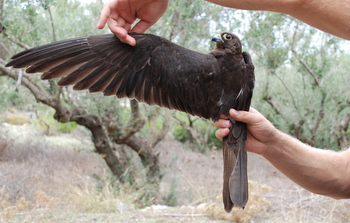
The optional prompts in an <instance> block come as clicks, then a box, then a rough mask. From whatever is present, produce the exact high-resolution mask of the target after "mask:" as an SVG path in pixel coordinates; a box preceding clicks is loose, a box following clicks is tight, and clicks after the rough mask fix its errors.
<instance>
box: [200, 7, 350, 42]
mask: <svg viewBox="0 0 350 223" xmlns="http://www.w3.org/2000/svg"><path fill="white" fill-rule="evenodd" d="M206 1H208V2H212V3H215V4H218V5H222V6H226V7H230V8H236V9H245V10H261V11H273V12H279V13H284V14H289V15H291V16H293V17H295V18H297V19H299V20H301V21H303V22H305V23H307V24H309V25H311V26H313V27H315V28H318V29H320V30H323V31H325V32H328V33H330V34H332V35H335V36H338V37H341V38H344V39H347V40H350V0H342V1H332V0H235V1H233V0H206Z"/></svg>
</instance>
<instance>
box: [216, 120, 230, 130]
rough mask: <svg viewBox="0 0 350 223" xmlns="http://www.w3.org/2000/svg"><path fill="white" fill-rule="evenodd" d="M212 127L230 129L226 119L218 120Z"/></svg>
mask: <svg viewBox="0 0 350 223" xmlns="http://www.w3.org/2000/svg"><path fill="white" fill-rule="evenodd" d="M214 126H215V127H216V128H230V127H231V124H230V121H229V120H228V119H219V120H218V121H216V122H214Z"/></svg>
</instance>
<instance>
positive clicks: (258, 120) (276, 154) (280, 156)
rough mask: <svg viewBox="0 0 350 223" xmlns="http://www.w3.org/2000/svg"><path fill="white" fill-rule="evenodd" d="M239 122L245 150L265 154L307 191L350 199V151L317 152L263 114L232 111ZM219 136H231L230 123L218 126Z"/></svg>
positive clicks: (224, 122) (216, 124)
mask: <svg viewBox="0 0 350 223" xmlns="http://www.w3.org/2000/svg"><path fill="white" fill-rule="evenodd" d="M230 115H231V116H232V117H233V118H234V119H235V120H237V121H242V122H245V123H247V130H248V137H247V141H246V148H247V150H248V151H250V152H254V153H257V154H260V155H262V156H263V157H264V158H266V159H267V160H268V161H269V162H270V163H271V164H272V165H274V166H275V167H276V168H277V169H279V170H280V171H281V172H282V173H283V174H285V175H286V176H287V177H289V178H290V179H291V180H293V181H294V182H296V183H297V184H299V185H300V186H302V187H304V188H305V189H307V190H309V191H311V192H313V193H317V194H322V195H326V196H330V197H333V198H350V150H347V151H344V152H334V151H329V150H322V149H316V148H313V147H311V146H309V145H306V144H304V143H302V142H300V141H299V140H297V139H295V138H293V137H291V136H289V135H287V134H285V133H283V132H281V131H279V130H277V129H276V128H275V127H274V126H273V125H272V124H271V123H270V122H269V121H268V120H267V119H266V118H265V117H264V116H263V115H262V114H260V113H259V112H258V111H256V110H255V109H253V108H251V109H250V111H249V112H245V111H234V110H231V111H230ZM215 126H216V127H219V128H220V129H218V130H217V132H216V136H217V137H218V138H223V137H224V136H225V135H227V134H228V127H229V122H228V121H227V120H226V119H224V118H223V119H220V120H219V121H218V122H216V123H215Z"/></svg>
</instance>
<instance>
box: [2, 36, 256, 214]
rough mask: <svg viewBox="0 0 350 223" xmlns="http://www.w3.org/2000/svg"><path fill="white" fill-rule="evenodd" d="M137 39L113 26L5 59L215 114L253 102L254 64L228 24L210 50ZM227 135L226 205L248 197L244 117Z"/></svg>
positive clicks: (80, 85) (49, 74)
mask: <svg viewBox="0 0 350 223" xmlns="http://www.w3.org/2000/svg"><path fill="white" fill-rule="evenodd" d="M130 35H131V36H132V37H134V38H135V39H136V46H134V47H133V46H130V45H127V44H124V43H122V42H120V40H119V39H118V38H117V37H116V36H115V35H114V34H105V35H95V36H88V37H79V38H74V39H68V40H62V41H59V42H54V43H50V44H46V45H43V46H39V47H35V48H32V49H29V50H26V51H23V52H21V53H18V54H16V55H14V56H13V57H12V58H11V59H12V60H11V61H10V62H9V63H8V64H7V65H6V66H8V67H11V66H12V67H14V68H27V69H26V72H27V73H37V72H43V74H42V76H41V77H42V79H44V80H47V79H52V78H61V79H60V81H59V82H58V84H59V85H60V86H66V85H73V88H74V89H75V90H84V89H87V90H89V91H90V92H103V94H104V95H106V96H108V95H116V96H117V97H118V98H124V97H127V98H135V99H136V100H138V101H140V102H145V103H147V104H149V105H159V106H161V107H166V108H169V109H175V110H179V111H183V112H186V113H188V114H191V115H195V116H199V117H202V118H205V119H211V120H213V121H217V120H218V119H219V118H220V116H222V115H224V116H229V109H230V108H234V109H237V110H246V111H248V110H249V107H250V102H251V98H252V94H253V88H254V65H253V63H252V60H251V57H250V55H249V54H248V53H247V52H242V45H241V41H240V40H239V38H238V37H237V36H236V35H234V34H232V33H229V32H224V33H221V34H218V35H216V36H214V37H213V38H212V41H215V42H216V48H215V49H214V50H212V51H211V52H210V53H208V54H203V53H199V52H195V51H192V50H189V49H186V48H184V47H181V46H178V45H176V44H174V43H172V42H170V41H168V40H166V39H165V38H162V37H159V36H155V35H151V34H138V33H131V34H130ZM230 122H231V124H232V127H231V128H230V133H229V135H228V136H227V137H225V138H224V139H223V156H224V185H223V201H224V206H225V210H226V211H227V212H230V211H231V209H232V207H234V206H236V207H242V208H244V206H245V205H246V203H247V200H248V179H247V152H246V149H245V147H244V143H245V140H246V137H247V132H246V125H245V124H244V123H241V122H236V121H235V120H234V119H232V118H230Z"/></svg>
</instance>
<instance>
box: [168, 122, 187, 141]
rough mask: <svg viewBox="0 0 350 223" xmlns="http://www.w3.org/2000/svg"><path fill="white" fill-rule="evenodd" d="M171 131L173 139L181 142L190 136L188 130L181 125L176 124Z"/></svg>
mask: <svg viewBox="0 0 350 223" xmlns="http://www.w3.org/2000/svg"><path fill="white" fill-rule="evenodd" d="M172 133H173V135H174V137H175V139H176V140H179V141H180V142H182V143H184V142H187V141H188V140H189V139H190V138H191V133H190V131H188V130H187V129H184V128H183V127H182V126H181V125H176V126H175V128H174V130H173V132H172Z"/></svg>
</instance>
